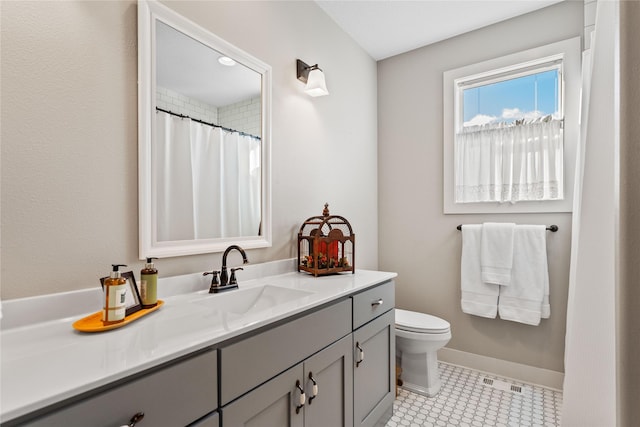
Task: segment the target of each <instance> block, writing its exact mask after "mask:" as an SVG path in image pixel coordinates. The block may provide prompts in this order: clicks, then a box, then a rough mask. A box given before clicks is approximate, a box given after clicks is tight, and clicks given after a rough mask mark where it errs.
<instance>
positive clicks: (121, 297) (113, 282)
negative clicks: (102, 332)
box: [102, 264, 127, 325]
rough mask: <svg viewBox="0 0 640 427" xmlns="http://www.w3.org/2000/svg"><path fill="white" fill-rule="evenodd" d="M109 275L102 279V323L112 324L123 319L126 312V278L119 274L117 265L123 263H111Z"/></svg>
mask: <svg viewBox="0 0 640 427" xmlns="http://www.w3.org/2000/svg"><path fill="white" fill-rule="evenodd" d="M111 266H112V267H113V270H112V271H111V276H110V277H108V278H106V279H105V281H104V307H103V310H102V323H103V324H104V325H112V324H114V323H120V322H123V321H124V317H125V312H126V296H127V280H126V279H125V278H124V277H122V276H120V271H118V268H119V267H126V265H124V264H111Z"/></svg>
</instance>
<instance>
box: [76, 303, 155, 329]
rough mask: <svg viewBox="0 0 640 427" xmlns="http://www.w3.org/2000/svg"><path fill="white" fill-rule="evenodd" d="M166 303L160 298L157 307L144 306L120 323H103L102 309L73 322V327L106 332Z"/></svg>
mask: <svg viewBox="0 0 640 427" xmlns="http://www.w3.org/2000/svg"><path fill="white" fill-rule="evenodd" d="M163 304H164V301H162V300H160V299H159V300H158V304H157V305H156V306H155V307H151V308H143V309H141V310H138V311H136V312H135V313H133V314H130V315H129V316H127V317H125V318H124V321H122V322H119V323H112V324H111V325H104V324H103V323H102V310H101V311H98V312H97V313H93V314H90V315H89V316H87V317H84V318H82V319H80V320H77V321H75V322H74V323H73V328H74V329H76V330H78V331H81V332H104V331H109V330H111V329H117V328H121V327H123V326H125V325H128V324H129V323H131V322H133V321H134V320H137V319H139V318H141V317H142V316H146V315H147V314H149V313H152V312H154V311H156V310H157V309H159V308H160V307H161V306H162V305H163Z"/></svg>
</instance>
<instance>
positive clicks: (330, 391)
mask: <svg viewBox="0 0 640 427" xmlns="http://www.w3.org/2000/svg"><path fill="white" fill-rule="evenodd" d="M351 345H352V339H351V335H348V336H346V337H344V338H342V339H341V340H340V341H337V342H335V343H333V344H332V345H330V346H329V347H327V348H325V349H324V350H322V351H321V352H319V353H317V354H315V355H314V356H312V357H310V358H309V359H307V360H305V362H304V381H305V392H306V395H307V403H306V405H305V407H304V423H305V424H304V425H305V427H327V426H331V427H340V426H343V427H347V426H351V425H352V424H353V355H352V352H351ZM314 382H315V383H316V386H317V394H315V393H314V390H313V389H314V387H313V386H314Z"/></svg>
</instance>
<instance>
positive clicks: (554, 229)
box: [456, 224, 558, 233]
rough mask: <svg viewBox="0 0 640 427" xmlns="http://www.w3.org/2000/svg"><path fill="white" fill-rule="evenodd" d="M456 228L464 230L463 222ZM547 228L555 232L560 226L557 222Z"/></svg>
mask: <svg viewBox="0 0 640 427" xmlns="http://www.w3.org/2000/svg"><path fill="white" fill-rule="evenodd" d="M456 228H457V229H458V230H462V224H460V225H458V226H457V227H456ZM547 230H549V231H551V232H553V233H555V232H556V231H558V226H557V225H555V224H553V225H550V226H548V227H547Z"/></svg>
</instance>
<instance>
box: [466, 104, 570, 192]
mask: <svg viewBox="0 0 640 427" xmlns="http://www.w3.org/2000/svg"><path fill="white" fill-rule="evenodd" d="M562 147H563V136H562V120H554V119H551V117H549V116H548V117H546V118H544V119H538V120H535V121H532V122H526V123H522V124H517V125H507V124H504V123H501V124H489V125H483V126H470V127H467V128H464V129H463V130H462V132H460V133H458V134H457V135H456V140H455V162H456V168H455V171H456V176H455V185H456V198H455V201H456V203H473V202H511V203H515V202H519V201H524V200H562V199H563V198H564V194H563V187H564V185H563V149H562Z"/></svg>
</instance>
